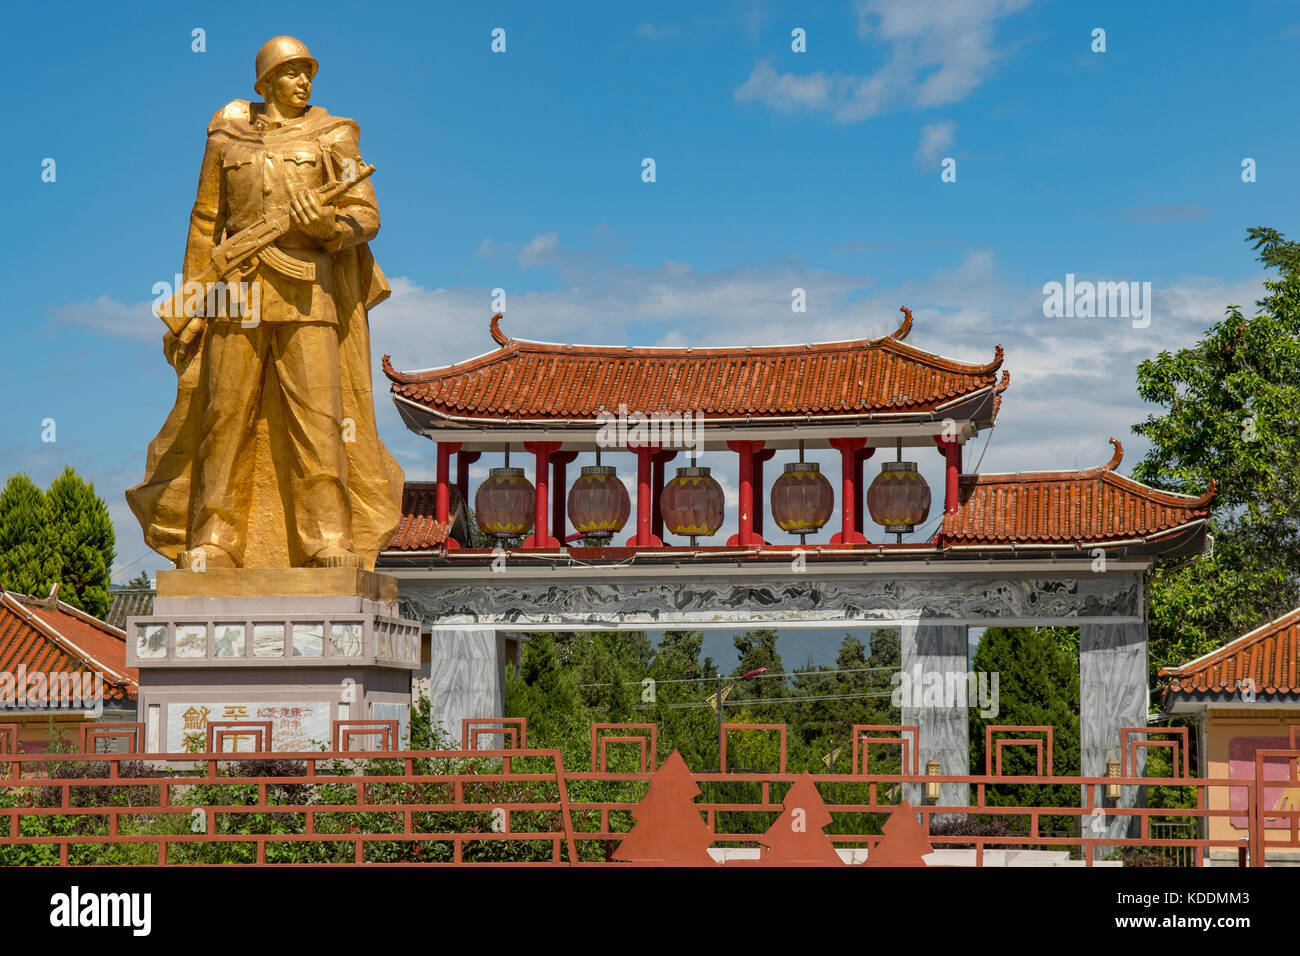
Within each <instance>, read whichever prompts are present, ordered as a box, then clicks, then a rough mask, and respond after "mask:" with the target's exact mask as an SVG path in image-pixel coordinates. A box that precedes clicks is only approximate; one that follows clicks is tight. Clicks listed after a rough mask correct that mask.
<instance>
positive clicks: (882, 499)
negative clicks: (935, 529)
mask: <svg viewBox="0 0 1300 956" xmlns="http://www.w3.org/2000/svg"><path fill="white" fill-rule="evenodd" d="M867 510H868V511H870V512H871V520H872V521H874V522H876V524H880V525H884V526H885V530H886V531H888V532H891V533H893V534H906V533H908V532H910V531H913V530H914V529H915V527H916V525H918V524H921V523H922V522H923V521H925V519H926V518H927V517H929V515H930V486H929V485H928V484H926V482H925V479H924V478H922V477H921V475H920V473H919V472H917V470H916V462H914V461H886V462H883V463H882V464H881V466H880V474H878V475H876V480H875V481H873V482H872V483H871V487H870V488H868V489H867Z"/></svg>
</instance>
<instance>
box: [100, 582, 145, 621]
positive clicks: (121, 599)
mask: <svg viewBox="0 0 1300 956" xmlns="http://www.w3.org/2000/svg"><path fill="white" fill-rule="evenodd" d="M156 596H157V592H156V591H155V590H154V589H153V588H110V589H109V591H108V613H107V614H105V615H104V623H105V624H107V625H109V626H110V627H116V628H118V629H119V630H123V631H124V630H126V619H127V618H128V617H131V616H132V615H147V614H152V613H153V602H154V598H155V597H156Z"/></svg>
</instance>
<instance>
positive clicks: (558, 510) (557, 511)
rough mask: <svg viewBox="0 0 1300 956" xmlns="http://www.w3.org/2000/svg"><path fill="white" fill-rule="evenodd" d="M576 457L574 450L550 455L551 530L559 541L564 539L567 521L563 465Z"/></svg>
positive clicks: (566, 494)
mask: <svg viewBox="0 0 1300 956" xmlns="http://www.w3.org/2000/svg"><path fill="white" fill-rule="evenodd" d="M577 457H578V453H577V452H576V451H557V452H555V453H554V454H553V455H551V489H552V491H553V492H554V497H553V498H552V499H551V530H552V531H553V532H554V533H555V535H556V536H557V537H558V538H559V539H560V541H561V542H563V541H564V537H565V532H566V531H567V530H568V523H569V522H568V518H567V515H566V513H565V508H566V507H567V498H568V494H569V487H568V485H567V484H566V483H565V475H564V472H565V467H564V466H565V465H567V464H569V462H571V461H573V460H574V459H576V458H577Z"/></svg>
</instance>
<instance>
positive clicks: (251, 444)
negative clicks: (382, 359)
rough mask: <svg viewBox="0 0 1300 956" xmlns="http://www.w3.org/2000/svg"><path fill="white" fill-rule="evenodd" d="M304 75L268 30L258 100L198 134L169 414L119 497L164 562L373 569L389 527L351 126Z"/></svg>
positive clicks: (390, 492) (366, 219) (370, 206)
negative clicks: (319, 100) (314, 95)
mask: <svg viewBox="0 0 1300 956" xmlns="http://www.w3.org/2000/svg"><path fill="white" fill-rule="evenodd" d="M316 70H317V63H316V60H314V59H313V58H312V56H311V54H310V53H309V52H308V50H307V47H306V46H305V45H304V44H303V43H302V42H301V41H299V40H296V39H294V38H293V37H275V38H274V39H272V40H270V41H268V42H267V43H266V44H265V45H264V46H263V47H262V49H261V50H260V51H258V54H257V61H256V76H257V82H256V83H255V84H254V87H253V88H254V90H256V91H257V92H258V93H259V94H261V95H262V96H263V97H264V99H265V102H264V103H250V102H249V101H247V100H235V101H234V102H232V103H230V104H229V105H227V106H226V107H224V108H223V109H221V110H218V111H217V113H216V115H214V116H213V117H212V122H211V124H210V125H209V126H208V144H207V150H206V152H205V154H204V157H203V167H202V170H201V172H200V174H199V188H198V195H197V197H196V199H195V201H194V210H193V212H192V214H191V216H190V231H189V241H188V243H187V245H186V249H185V264H184V276H183V278H184V282H185V285H184V288H183V289H177V290H176V298H175V299H174V300H173V301H172V302H171V303H169V304H168V306H167V308H166V309H165V310H162V311H160V315H161V316H162V317H163V319H164V321H165V322H167V324H168V328H169V331H168V333H167V334H166V335H165V336H164V339H163V347H164V351H165V353H166V354H167V357H168V360H169V361H170V362H171V363H172V364H173V365H174V366H175V368H176V372H177V376H178V379H179V387H178V390H177V396H176V406H175V408H173V410H172V413H171V415H170V416H169V417H168V419H167V421H166V423H165V424H164V425H163V429H162V431H161V432H160V433H159V435H158V437H157V438H156V439H154V441H153V443H152V444H151V445H150V447H149V457H148V463H147V475H146V477H145V480H144V482H143V483H141V484H140V485H137V486H136V487H135V488H132V489H130V490H129V491H128V492H127V500H128V501H129V503H130V505H131V509H132V511H134V512H135V514H136V517H137V518H139V520H140V523H141V525H143V527H144V532H145V540H146V541H147V542H148V544H149V545H150V546H151V547H153V548H154V549H156V550H157V551H159V552H160V553H162V554H164V555H166V556H168V557H170V558H173V559H174V560H175V561H176V562H177V564H178V566H180V567H194V568H217V567H263V568H266V567H302V566H319V567H365V568H373V567H374V563H375V557H376V555H377V554H378V552H379V550H380V549H381V548H382V547H383V546H384V544H385V543H386V542H387V540H388V538H389V536H390V535H391V534H392V532H393V529H394V528H395V527H396V525H397V521H398V517H399V509H400V505H401V495H402V472H401V469H400V468H399V466H398V464H397V462H396V461H395V460H394V459H393V457H392V455H390V454H389V452H388V450H387V449H386V448H384V446H383V444H382V443H381V442H380V440H379V436H378V433H377V432H376V428H375V414H374V403H373V398H372V395H371V385H370V382H371V378H370V372H371V369H370V342H369V331H368V324H367V317H366V313H367V311H368V310H369V309H371V308H372V307H374V306H375V305H376V304H377V303H379V302H382V301H383V300H384V299H385V298H386V297H387V296H388V293H389V288H388V284H387V282H386V281H385V280H384V275H383V273H382V272H380V271H379V267H378V266H377V265H376V264H375V262H374V259H373V258H372V257H371V255H370V252H369V249H368V247H367V245H366V243H367V242H368V241H369V240H371V239H373V238H374V237H375V234H376V233H377V232H378V231H379V210H378V207H377V205H376V202H375V194H374V189H373V187H372V186H371V183H370V181H369V179H368V178H367V177H368V176H369V175H370V173H371V172H372V171H373V170H372V168H371V167H367V166H365V164H364V163H363V162H362V161H361V153H360V149H359V146H358V140H359V139H360V130H359V129H358V127H357V124H356V123H355V122H353V121H352V120H350V119H343V118H341V117H337V116H330V115H329V114H328V113H327V112H326V111H325V110H323V109H321V108H320V107H319V106H309V105H308V101H309V100H310V98H311V85H312V79H313V78H314V77H315V75H316ZM217 287H219V294H218V295H217V296H216V297H214V296H213V295H212V289H213V288H217ZM214 299H215V300H219V301H220V304H221V305H220V307H214V304H213V303H214ZM226 305H229V306H230V308H226V307H225V306H226Z"/></svg>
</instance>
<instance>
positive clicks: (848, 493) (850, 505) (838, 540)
mask: <svg viewBox="0 0 1300 956" xmlns="http://www.w3.org/2000/svg"><path fill="white" fill-rule="evenodd" d="M866 443H867V440H866V439H865V438H832V439H831V442H830V444H831V447H832V448H836V449H839V453H840V528H841V530H839V531H837V532H835V534H833V535H831V544H866V543H867V538H866V536H865V535H864V534H863V533H862V532H861V531H858V530H857V528H856V522H857V518H856V517H855V515H856V514H857V512H858V508H857V504H858V465H857V460H856V459H857V453H858V451H859V450H860V449H861V448H862V447H863V446H864V445H866Z"/></svg>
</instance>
